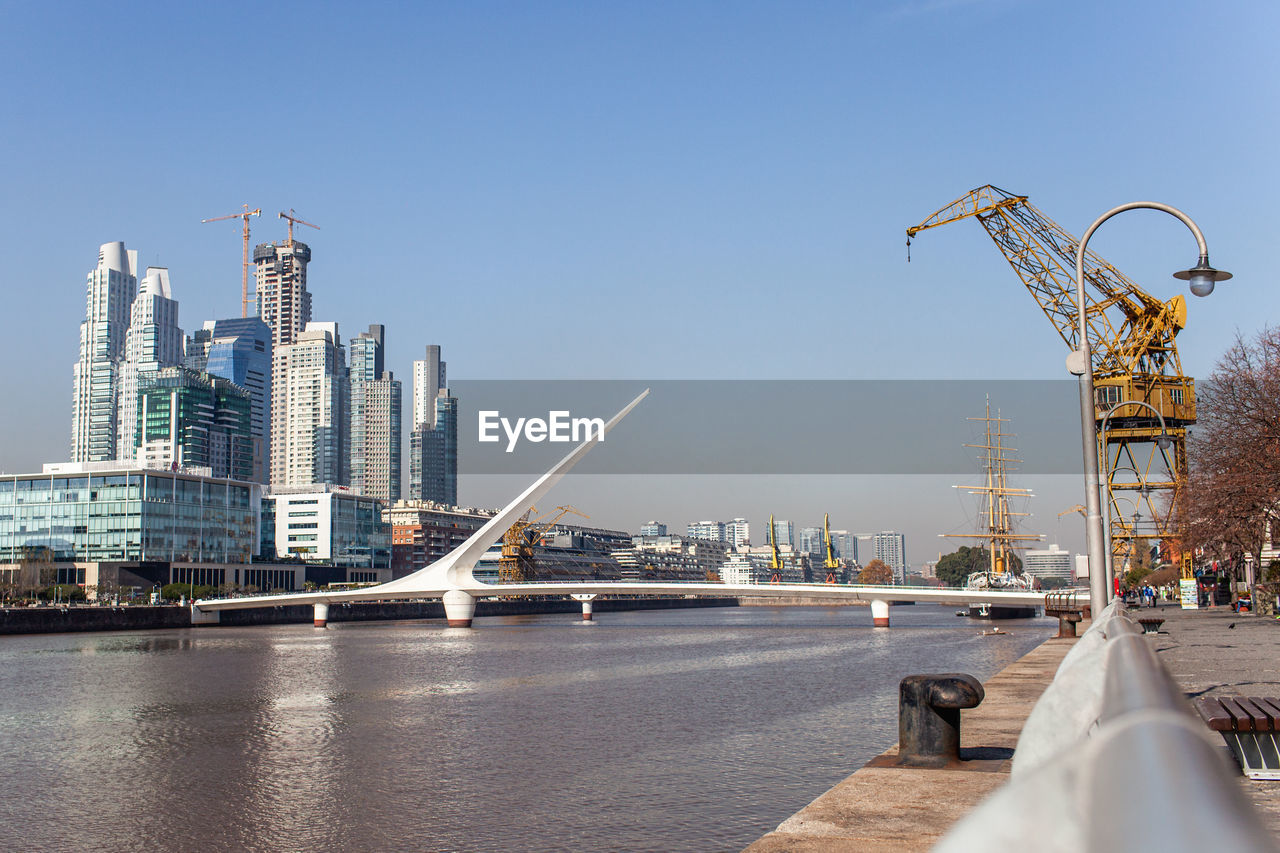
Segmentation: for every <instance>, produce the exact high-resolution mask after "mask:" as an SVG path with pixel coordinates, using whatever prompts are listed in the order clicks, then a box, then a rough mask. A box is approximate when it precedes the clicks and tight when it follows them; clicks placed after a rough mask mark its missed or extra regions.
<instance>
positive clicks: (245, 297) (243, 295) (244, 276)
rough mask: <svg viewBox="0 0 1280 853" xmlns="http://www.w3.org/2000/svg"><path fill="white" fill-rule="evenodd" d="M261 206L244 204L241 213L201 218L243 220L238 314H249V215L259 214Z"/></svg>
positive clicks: (209, 220)
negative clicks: (255, 207) (250, 206)
mask: <svg viewBox="0 0 1280 853" xmlns="http://www.w3.org/2000/svg"><path fill="white" fill-rule="evenodd" d="M261 215H262V208H258V209H257V210H250V209H249V205H247V204H246V205H244V211H243V212H242V213H228V214H227V215H226V216H215V217H213V218H212V219H201V220H200V221H201V222H221V221H222V220H224V219H241V220H244V254H243V261H242V263H241V273H240V316H241V317H248V316H249V217H250V216H261Z"/></svg>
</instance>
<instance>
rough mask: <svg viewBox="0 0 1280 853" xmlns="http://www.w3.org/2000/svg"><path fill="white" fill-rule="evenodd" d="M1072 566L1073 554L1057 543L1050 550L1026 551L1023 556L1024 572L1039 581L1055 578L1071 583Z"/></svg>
mask: <svg viewBox="0 0 1280 853" xmlns="http://www.w3.org/2000/svg"><path fill="white" fill-rule="evenodd" d="M1072 566H1073V561H1072V559H1071V552H1070V551H1064V550H1062V549H1061V548H1059V547H1058V546H1057V544H1056V543H1055V544H1053V545H1050V546H1049V547H1048V548H1044V549H1039V550H1030V551H1024V552H1023V555H1022V570H1023V571H1024V572H1026V573H1027V574H1028V575H1030V576H1031V577H1033V578H1037V579H1039V580H1045V579H1048V578H1055V579H1059V580H1064V581H1067V582H1068V583H1070V582H1071V581H1072V580H1073V577H1072Z"/></svg>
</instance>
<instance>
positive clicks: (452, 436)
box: [409, 388, 458, 506]
mask: <svg viewBox="0 0 1280 853" xmlns="http://www.w3.org/2000/svg"><path fill="white" fill-rule="evenodd" d="M410 457H411V458H410V465H409V480H410V482H409V491H410V498H412V499H413V500H424V501H435V502H436V503H440V504H447V505H449V506H457V504H458V401H457V399H456V398H455V397H451V396H449V389H448V388H441V389H440V396H438V397H436V405H435V426H434V427H427V425H426V424H421V425H419V426H418V428H417V429H415V430H414V431H413V433H412V434H411V435H410Z"/></svg>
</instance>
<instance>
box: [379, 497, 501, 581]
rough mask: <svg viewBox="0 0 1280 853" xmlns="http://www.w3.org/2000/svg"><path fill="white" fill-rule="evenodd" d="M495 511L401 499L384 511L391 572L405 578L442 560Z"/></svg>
mask: <svg viewBox="0 0 1280 853" xmlns="http://www.w3.org/2000/svg"><path fill="white" fill-rule="evenodd" d="M493 515H494V514H493V512H491V511H488V510H481V509H475V508H472V507H465V508H463V507H454V506H447V505H445V504H438V503H435V502H433V501H398V502H397V503H396V504H395V505H394V506H391V507H389V508H388V509H386V510H385V511H384V512H383V517H384V518H386V519H387V520H388V522H389V523H390V525H391V571H392V575H393V576H394V577H397V578H402V577H404V576H405V575H408V574H412V573H413V572H416V571H418V570H419V569H425V568H426V567H427V566H429V565H431V564H432V563H434V562H435V561H436V560H439V559H440V558H441V557H443V556H444V555H445V554H448V553H449V552H450V551H452V550H453V549H454V548H457V547H458V546H459V545H461V544H462V543H463V542H465V541H467V538H468V537H469V536H471V534H472V533H475V532H476V531H477V530H479V529H480V528H481V527H483V526H484V524H485V522H487V521H488V520H489V519H490V518H492V517H493Z"/></svg>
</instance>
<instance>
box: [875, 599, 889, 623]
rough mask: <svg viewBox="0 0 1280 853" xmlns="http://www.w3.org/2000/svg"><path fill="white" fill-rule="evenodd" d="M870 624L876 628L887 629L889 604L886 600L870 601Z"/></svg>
mask: <svg viewBox="0 0 1280 853" xmlns="http://www.w3.org/2000/svg"><path fill="white" fill-rule="evenodd" d="M871 624H873V625H875V627H877V628H888V627H889V602H888V601H887V600H886V599H883V598H873V599H871Z"/></svg>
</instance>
